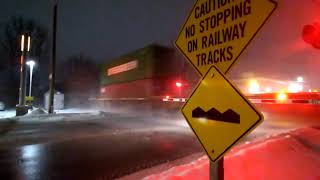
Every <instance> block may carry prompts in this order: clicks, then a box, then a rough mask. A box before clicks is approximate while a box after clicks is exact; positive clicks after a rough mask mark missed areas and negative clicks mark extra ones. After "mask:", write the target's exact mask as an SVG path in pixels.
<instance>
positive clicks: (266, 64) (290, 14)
mask: <svg viewBox="0 0 320 180" xmlns="http://www.w3.org/2000/svg"><path fill="white" fill-rule="evenodd" d="M60 2H61V3H60V4H59V32H58V58H59V60H63V59H65V58H66V57H67V56H70V55H74V54H79V53H83V54H86V55H88V56H90V57H93V58H94V59H96V61H97V62H103V61H106V60H108V59H111V58H113V57H117V56H119V55H121V54H124V53H127V52H128V51H131V50H134V49H137V48H140V47H143V46H145V45H147V44H150V43H153V42H156V43H160V44H163V45H167V46H172V44H173V42H174V40H175V39H176V36H177V34H178V31H179V29H180V27H181V25H182V24H183V22H184V20H185V18H186V17H187V15H188V12H189V10H190V9H191V8H192V4H193V2H194V0H116V1H110V0H109V1H106V0H90V1H88V0H60ZM278 2H279V8H278V9H277V11H276V13H275V14H274V15H273V16H272V18H271V20H270V21H269V22H268V23H267V24H266V26H265V27H264V28H263V29H262V31H261V33H259V35H258V37H257V38H256V39H255V40H254V41H253V43H251V44H250V46H249V47H248V49H247V50H246V51H245V53H244V54H243V56H242V57H241V59H240V60H239V63H237V64H236V66H235V68H234V69H233V70H232V73H231V74H230V76H231V77H239V76H240V75H244V74H254V75H255V76H263V77H267V78H276V79H282V80H289V79H290V80H293V79H294V78H296V77H297V76H298V75H303V76H304V77H305V79H306V80H307V81H308V82H309V83H311V84H312V85H313V86H316V87H317V88H320V81H319V72H320V70H319V67H320V50H315V49H313V48H311V47H309V46H308V45H307V44H305V43H304V42H303V40H302V39H301V31H302V27H303V26H304V25H305V24H308V23H313V22H314V21H315V20H320V5H319V4H316V3H315V1H313V0H304V1H301V0H279V1H278ZM11 15H24V16H27V17H32V18H34V19H35V20H37V21H39V22H41V24H43V25H49V24H50V21H49V20H50V19H49V17H50V5H49V0H48V1H45V0H33V1H30V0H28V1H26V0H2V4H1V7H0V22H3V21H5V20H7V19H8V17H9V16H11Z"/></svg>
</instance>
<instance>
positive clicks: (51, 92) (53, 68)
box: [49, 0, 58, 114]
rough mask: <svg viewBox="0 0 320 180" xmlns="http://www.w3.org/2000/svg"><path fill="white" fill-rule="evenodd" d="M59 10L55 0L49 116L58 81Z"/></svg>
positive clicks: (52, 110) (52, 111) (51, 111)
mask: <svg viewBox="0 0 320 180" xmlns="http://www.w3.org/2000/svg"><path fill="white" fill-rule="evenodd" d="M57 10H58V1H57V0H53V22H52V51H51V62H50V73H49V80H50V92H49V114H53V113H54V93H55V80H56V72H55V71H56V40H57Z"/></svg>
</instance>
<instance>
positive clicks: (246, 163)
mask: <svg viewBox="0 0 320 180" xmlns="http://www.w3.org/2000/svg"><path fill="white" fill-rule="evenodd" d="M319 145H320V130H319V129H316V128H303V129H298V130H295V131H291V132H289V133H285V134H282V135H278V136H275V137H272V138H268V139H265V140H263V141H259V142H251V143H246V144H243V145H240V146H237V147H235V148H233V149H232V150H231V151H230V152H229V153H228V154H227V156H226V157H225V167H224V169H225V171H224V173H225V179H234V180H251V179H254V180H256V179H275V180H277V179H279V180H280V179H290V180H300V179H314V180H316V179H320V168H319V167H320V159H319V157H320V153H319V150H318V149H319ZM145 173H146V174H147V172H145ZM131 177H134V176H127V177H126V179H130V178H131ZM140 179H142V178H141V176H140ZM143 179H144V180H153V179H159V180H176V179H177V180H180V179H185V180H189V179H190V180H193V179H209V160H208V158H207V157H206V156H203V157H201V158H199V159H197V160H195V161H192V162H190V163H186V164H184V165H179V166H176V167H172V168H170V169H168V170H166V171H163V172H161V173H155V174H153V175H149V176H147V177H145V178H143Z"/></svg>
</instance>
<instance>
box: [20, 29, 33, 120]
mask: <svg viewBox="0 0 320 180" xmlns="http://www.w3.org/2000/svg"><path fill="white" fill-rule="evenodd" d="M26 38H27V39H26ZM30 46H31V37H30V36H27V35H25V34H23V35H22V36H21V56H20V87H19V104H18V105H17V106H16V116H23V115H25V114H27V113H28V107H27V106H26V77H27V71H26V55H27V52H29V51H30Z"/></svg>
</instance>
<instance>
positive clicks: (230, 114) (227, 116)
mask: <svg viewBox="0 0 320 180" xmlns="http://www.w3.org/2000/svg"><path fill="white" fill-rule="evenodd" d="M192 117H193V118H204V119H208V120H213V121H222V122H226V123H235V124H240V115H239V114H238V113H236V112H234V111H233V110H232V109H228V110H227V111H226V112H224V113H220V112H219V111H218V110H216V109H215V108H211V109H210V110H209V111H208V112H205V111H204V110H203V109H201V108H200V107H197V108H196V109H194V110H193V111H192Z"/></svg>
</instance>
